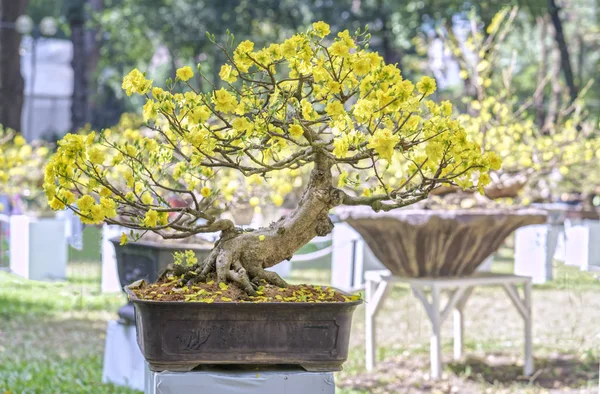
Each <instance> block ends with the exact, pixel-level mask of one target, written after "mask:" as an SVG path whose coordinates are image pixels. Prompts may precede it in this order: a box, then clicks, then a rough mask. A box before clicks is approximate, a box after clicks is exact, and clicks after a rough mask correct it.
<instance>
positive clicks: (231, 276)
mask: <svg viewBox="0 0 600 394" xmlns="http://www.w3.org/2000/svg"><path fill="white" fill-rule="evenodd" d="M341 198H342V196H341V195H340V193H339V191H338V190H337V189H335V188H333V187H332V175H331V162H330V161H329V159H327V158H326V157H325V156H321V155H319V154H317V159H316V160H315V168H314V169H313V170H312V172H311V175H310V180H309V183H308V186H307V188H306V190H305V191H304V194H303V196H302V198H301V199H300V202H299V203H298V207H297V208H296V210H294V211H293V212H292V213H290V214H289V215H287V216H283V217H282V218H281V219H279V220H278V221H277V222H274V223H272V224H271V225H270V226H269V227H264V228H260V229H258V230H255V231H249V232H245V231H243V230H241V229H239V228H236V227H234V226H233V223H231V225H230V226H229V228H227V229H225V230H223V232H222V236H221V238H220V239H219V240H218V241H217V243H216V244H215V248H214V249H213V251H212V252H211V254H210V256H209V257H208V258H207V259H206V260H205V261H203V262H201V263H200V264H198V265H196V266H194V267H191V268H185V267H181V266H179V267H177V266H176V267H174V268H173V271H174V273H175V274H176V275H178V276H179V275H182V274H183V275H184V277H183V279H182V281H181V283H182V284H186V283H189V284H192V283H194V282H199V281H202V280H205V279H206V277H207V275H209V274H210V273H212V272H216V274H217V279H218V280H219V281H221V282H235V283H237V284H238V285H239V286H240V287H241V288H242V289H244V290H245V291H246V292H247V293H248V294H255V293H256V292H255V289H256V287H257V286H258V283H259V281H260V280H261V279H262V280H266V281H267V282H269V283H271V284H273V285H276V286H280V287H285V286H286V283H285V281H284V280H283V279H281V278H280V277H279V275H277V274H276V273H275V272H271V271H265V270H264V269H265V268H269V267H272V266H274V265H276V264H278V263H280V262H282V261H283V260H287V259H291V258H292V256H293V254H294V253H295V252H296V251H297V250H298V249H300V248H301V247H302V246H303V245H305V244H306V243H308V242H309V241H310V240H311V239H313V238H314V237H316V236H324V235H327V234H329V233H330V232H331V231H332V230H333V223H332V222H331V219H329V216H328V212H329V210H330V209H331V208H333V207H334V206H336V205H339V204H340V202H341Z"/></svg>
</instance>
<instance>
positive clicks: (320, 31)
mask: <svg viewBox="0 0 600 394" xmlns="http://www.w3.org/2000/svg"><path fill="white" fill-rule="evenodd" d="M312 27H313V30H314V31H315V33H317V36H319V37H321V38H323V37H325V36H327V35H329V33H330V32H331V30H330V29H329V25H328V24H327V23H325V22H323V21H319V22H315V23H313V24H312Z"/></svg>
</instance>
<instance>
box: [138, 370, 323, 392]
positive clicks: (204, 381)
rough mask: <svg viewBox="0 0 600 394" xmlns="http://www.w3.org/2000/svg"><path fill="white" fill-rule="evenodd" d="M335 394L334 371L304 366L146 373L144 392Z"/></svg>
mask: <svg viewBox="0 0 600 394" xmlns="http://www.w3.org/2000/svg"><path fill="white" fill-rule="evenodd" d="M205 393H206V394H216V393H218V394H308V393H310V394H334V393H335V382H334V378H333V373H332V372H306V371H304V370H301V369H290V370H257V371H223V370H219V369H215V370H208V371H193V372H169V371H164V372H151V371H149V370H148V371H147V374H146V390H145V394H205Z"/></svg>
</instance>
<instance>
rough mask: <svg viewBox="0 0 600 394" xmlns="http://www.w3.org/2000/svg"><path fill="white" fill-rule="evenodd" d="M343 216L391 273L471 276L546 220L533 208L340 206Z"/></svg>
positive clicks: (420, 275)
mask: <svg viewBox="0 0 600 394" xmlns="http://www.w3.org/2000/svg"><path fill="white" fill-rule="evenodd" d="M336 213H337V214H338V215H339V217H340V218H341V219H342V220H344V221H346V222H347V223H348V224H349V225H350V226H352V227H353V228H354V229H355V230H356V231H357V232H358V233H359V234H360V235H361V236H362V237H363V239H364V240H365V242H366V243H367V245H369V247H370V248H371V250H372V251H373V253H374V254H375V256H376V257H377V258H378V259H379V261H381V263H382V264H383V265H385V267H386V268H387V269H388V270H390V272H391V273H392V274H393V275H396V276H403V277H440V276H466V275H471V274H472V273H473V272H475V270H476V269H477V267H478V266H479V265H480V264H482V263H483V262H484V260H485V259H486V258H487V257H489V256H490V255H491V254H492V253H493V252H495V251H496V250H497V249H498V248H499V247H500V245H501V244H502V242H504V240H505V239H506V237H508V236H509V235H510V234H511V233H512V232H513V231H515V230H516V229H517V228H519V227H522V226H527V225H531V224H542V223H545V222H546V213H545V212H544V211H539V210H533V209H521V210H516V209H515V210H511V209H457V210H420V209H419V210H417V209H399V210H396V211H390V212H379V213H377V212H373V211H372V210H371V209H369V208H364V207H358V208H357V207H342V208H339V209H337V210H336Z"/></svg>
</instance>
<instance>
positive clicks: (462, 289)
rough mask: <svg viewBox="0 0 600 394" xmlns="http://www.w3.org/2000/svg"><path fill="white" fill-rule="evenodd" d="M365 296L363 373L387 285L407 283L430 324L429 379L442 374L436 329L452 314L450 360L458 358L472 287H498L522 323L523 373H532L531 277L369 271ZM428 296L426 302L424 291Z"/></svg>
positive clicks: (373, 344)
mask: <svg viewBox="0 0 600 394" xmlns="http://www.w3.org/2000/svg"><path fill="white" fill-rule="evenodd" d="M365 278H366V295H365V314H366V335H365V336H366V363H367V370H369V371H370V370H372V369H373V367H374V366H375V352H376V350H377V345H376V341H375V317H376V315H377V312H378V311H379V308H380V307H381V305H382V301H383V300H384V299H385V297H386V296H387V295H388V292H389V288H390V286H389V285H390V284H391V283H394V282H401V283H408V284H409V285H410V287H411V288H412V291H413V293H414V294H415V296H416V297H417V298H418V299H419V300H420V301H421V303H422V304H423V306H424V307H425V310H426V311H427V316H428V317H429V320H430V321H431V328H432V330H431V339H430V361H431V377H432V378H433V379H439V378H440V376H441V373H442V357H441V349H442V343H441V338H440V328H441V325H442V323H443V322H444V320H446V318H447V317H448V316H449V315H450V313H451V312H452V313H453V316H454V319H453V320H454V359H455V360H458V359H460V358H461V357H462V351H463V317H464V316H463V308H464V306H465V304H466V302H467V300H468V298H469V296H470V295H471V292H472V291H473V288H474V287H476V286H492V285H500V286H502V287H503V288H504V290H505V292H506V294H507V295H508V297H509V298H510V299H511V301H512V302H513V304H514V305H515V307H516V308H517V310H518V311H519V314H520V315H521V317H522V318H523V320H524V322H525V332H524V334H525V362H524V367H523V373H524V374H525V375H526V376H530V375H531V374H532V373H533V356H532V338H531V335H532V334H531V321H532V319H531V278H529V277H523V276H516V275H501V274H491V273H484V272H480V273H476V274H473V275H472V276H469V277H464V278H401V277H397V276H393V275H391V274H390V272H389V271H387V270H385V271H370V272H367V273H366V275H365ZM517 285H523V297H521V296H520V295H519V291H518V289H517ZM426 290H429V291H430V293H431V300H429V299H428V297H427V295H426V293H425V291H426ZM442 290H449V300H448V302H447V304H446V306H443V305H441V300H440V298H441V297H440V293H441V291H442Z"/></svg>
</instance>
